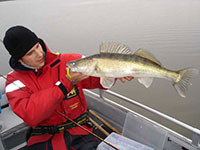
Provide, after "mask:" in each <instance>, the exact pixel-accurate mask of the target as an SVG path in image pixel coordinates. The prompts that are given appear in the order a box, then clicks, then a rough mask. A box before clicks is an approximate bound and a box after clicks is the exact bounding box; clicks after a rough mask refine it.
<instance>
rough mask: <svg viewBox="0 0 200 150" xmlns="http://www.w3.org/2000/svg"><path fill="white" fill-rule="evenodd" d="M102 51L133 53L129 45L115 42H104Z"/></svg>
mask: <svg viewBox="0 0 200 150" xmlns="http://www.w3.org/2000/svg"><path fill="white" fill-rule="evenodd" d="M100 53H119V54H133V52H132V51H131V50H130V48H129V47H127V46H126V45H121V44H119V43H115V42H103V43H102V44H101V45H100Z"/></svg>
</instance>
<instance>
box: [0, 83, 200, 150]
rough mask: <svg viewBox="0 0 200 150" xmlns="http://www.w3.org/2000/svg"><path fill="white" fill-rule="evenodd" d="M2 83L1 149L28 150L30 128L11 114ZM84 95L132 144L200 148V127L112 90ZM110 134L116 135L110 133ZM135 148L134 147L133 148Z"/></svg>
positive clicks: (170, 149)
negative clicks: (158, 119)
mask: <svg viewBox="0 0 200 150" xmlns="http://www.w3.org/2000/svg"><path fill="white" fill-rule="evenodd" d="M0 83H1V84H0V85H1V86H0V87H1V89H0V92H1V93H3V95H2V99H1V108H2V112H1V114H0V150H18V149H20V150H25V149H26V133H27V131H28V129H29V127H28V126H27V125H26V124H25V123H24V122H23V120H22V119H20V118H19V117H18V116H16V115H15V114H14V113H13V112H12V109H11V108H10V106H9V104H8V101H7V98H6V96H5V93H4V89H3V88H4V86H2V85H4V84H5V81H4V80H3V79H1V80H0ZM84 93H85V96H86V100H87V103H88V109H89V110H93V112H95V113H96V114H97V115H98V116H100V117H101V118H103V119H104V120H106V121H107V122H108V123H109V124H110V125H111V126H113V127H114V128H116V129H117V130H118V131H119V132H121V135H120V136H121V137H126V138H127V139H130V140H131V141H134V142H136V143H139V144H141V145H144V146H146V147H149V148H152V149H154V150H199V149H200V145H199V139H200V130H199V129H197V128H194V127H192V126H189V125H187V124H185V123H183V122H181V121H179V120H177V119H175V118H172V117H170V116H168V115H166V114H164V113H162V112H160V111H157V110H155V109H153V108H150V107H148V106H146V105H143V104H141V103H139V102H137V101H135V100H133V99H130V98H127V97H125V96H123V95H121V94H118V93H116V92H114V91H111V90H99V92H98V91H91V90H84ZM108 97H109V98H108ZM111 97H112V98H111ZM113 98H114V99H119V100H120V101H121V102H126V103H128V104H130V105H135V106H136V107H138V108H141V109H144V110H146V111H148V112H149V113H152V114H154V115H157V116H158V117H161V118H163V119H166V120H168V121H170V122H172V123H174V124H176V125H178V126H180V127H182V128H184V129H186V130H188V131H190V132H191V133H192V138H191V139H190V138H188V137H186V136H184V135H182V134H180V133H178V132H176V131H175V130H173V129H170V128H168V127H166V126H164V125H162V124H160V123H159V122H156V121H155V120H152V119H150V118H148V117H146V116H144V115H142V114H140V113H138V112H136V111H133V110H131V109H129V108H128V107H125V106H124V105H122V104H121V103H118V102H116V101H115V100H113ZM94 119H95V118H94ZM96 121H97V123H98V124H100V126H102V127H105V125H104V124H103V123H102V122H101V121H99V120H98V119H96ZM105 128H106V127H105ZM106 129H107V128H106ZM108 130H109V129H108ZM110 133H111V134H110ZM109 134H110V135H112V134H113V133H112V131H111V130H110V131H109ZM110 135H109V136H110ZM99 136H103V138H106V139H107V137H106V136H105V135H103V134H99ZM109 136H108V137H109ZM102 143H104V142H102ZM102 143H101V144H102ZM104 144H106V143H104ZM132 146H133V147H134V145H132ZM130 150H131V149H130Z"/></svg>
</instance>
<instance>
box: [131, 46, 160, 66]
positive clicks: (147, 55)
mask: <svg viewBox="0 0 200 150" xmlns="http://www.w3.org/2000/svg"><path fill="white" fill-rule="evenodd" d="M134 55H135V56H140V57H143V58H146V59H148V60H150V61H152V62H154V63H156V64H158V65H159V66H162V64H161V62H160V61H159V60H158V59H157V58H156V57H155V56H154V55H153V54H152V53H151V52H148V51H146V50H144V49H142V48H140V49H138V50H137V51H136V52H135V53H134Z"/></svg>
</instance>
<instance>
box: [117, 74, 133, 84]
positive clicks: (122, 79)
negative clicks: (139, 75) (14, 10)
mask: <svg viewBox="0 0 200 150" xmlns="http://www.w3.org/2000/svg"><path fill="white" fill-rule="evenodd" d="M132 79H134V77H131V76H128V77H123V78H119V80H120V81H121V82H122V83H124V82H125V81H126V80H127V81H131V80H132Z"/></svg>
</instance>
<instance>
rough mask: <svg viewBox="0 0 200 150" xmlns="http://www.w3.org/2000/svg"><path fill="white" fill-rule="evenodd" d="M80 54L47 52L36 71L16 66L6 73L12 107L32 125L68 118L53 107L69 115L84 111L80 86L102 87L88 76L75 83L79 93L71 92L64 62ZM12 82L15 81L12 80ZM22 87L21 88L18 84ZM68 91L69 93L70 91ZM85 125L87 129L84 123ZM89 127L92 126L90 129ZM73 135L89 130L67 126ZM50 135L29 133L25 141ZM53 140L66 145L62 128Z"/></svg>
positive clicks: (72, 117) (57, 145)
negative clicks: (59, 85) (31, 134)
mask: <svg viewBox="0 0 200 150" xmlns="http://www.w3.org/2000/svg"><path fill="white" fill-rule="evenodd" d="M79 58H81V55H79V54H62V55H60V56H58V55H55V54H53V53H51V52H50V51H49V50H47V52H46V60H45V62H46V63H45V66H44V67H43V68H42V69H39V70H38V71H37V74H36V73H34V71H33V70H29V71H24V70H17V69H16V70H15V71H13V72H12V73H10V74H8V76H7V79H8V80H7V83H6V95H7V98H8V101H9V103H10V105H11V107H12V110H13V111H14V112H15V113H16V114H17V115H18V116H19V117H20V118H22V119H23V120H24V122H25V123H26V124H27V125H28V126H31V127H36V126H52V125H59V124H62V123H64V122H66V121H67V120H66V119H65V118H64V117H62V116H60V115H59V114H57V113H56V112H55V110H58V111H60V112H62V113H64V110H65V112H66V113H67V114H66V115H67V116H69V117H70V118H71V119H74V118H76V117H78V116H80V115H81V114H82V113H84V112H86V111H87V104H86V100H85V97H84V94H83V90H82V89H83V88H87V89H93V88H102V86H101V85H100V82H99V78H95V77H89V78H87V79H85V80H83V81H81V82H79V83H78V84H77V87H78V90H79V96H80V98H79V96H77V95H76V93H74V90H73V88H74V87H73V84H72V82H71V81H70V80H69V79H67V78H66V63H67V62H68V61H71V60H75V59H79ZM58 81H61V83H62V84H63V85H64V86H65V88H66V89H67V91H68V97H69V99H68V100H63V98H64V94H63V92H62V91H61V89H60V88H59V87H58V86H57V85H56V83H57V82H58ZM13 83H14V84H13ZM19 87H21V88H19ZM70 92H71V93H70ZM85 128H87V129H89V128H88V127H87V126H85ZM90 130H91V129H90ZM68 132H69V133H70V134H72V135H84V134H88V133H87V132H86V131H84V130H83V129H81V128H80V127H74V128H71V129H68ZM51 136H52V135H49V134H45V135H39V136H32V137H31V138H30V139H29V140H28V145H32V144H35V143H38V142H43V141H47V140H48V139H49V138H51ZM52 143H53V145H54V148H55V149H59V150H62V149H66V147H65V144H64V139H63V132H61V133H58V134H55V135H54V137H53V139H52Z"/></svg>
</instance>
